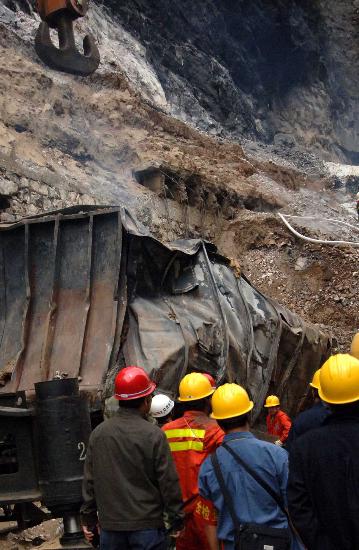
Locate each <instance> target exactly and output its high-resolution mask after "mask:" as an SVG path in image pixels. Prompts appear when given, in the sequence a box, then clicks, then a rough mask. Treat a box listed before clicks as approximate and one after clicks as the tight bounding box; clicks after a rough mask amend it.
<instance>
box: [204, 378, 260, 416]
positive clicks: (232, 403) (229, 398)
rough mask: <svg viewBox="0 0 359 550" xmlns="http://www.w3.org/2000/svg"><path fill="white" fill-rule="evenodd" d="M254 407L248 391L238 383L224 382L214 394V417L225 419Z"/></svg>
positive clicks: (244, 412)
mask: <svg viewBox="0 0 359 550" xmlns="http://www.w3.org/2000/svg"><path fill="white" fill-rule="evenodd" d="M252 409H253V401H251V400H250V399H249V397H248V393H247V392H246V390H245V389H244V388H242V386H239V385H238V384H223V386H220V387H219V388H218V389H216V391H215V392H214V394H213V396H212V411H213V412H212V414H211V417H212V418H216V419H217V420H225V419H226V418H234V417H235V416H241V415H242V414H246V413H247V412H249V411H251V410H252Z"/></svg>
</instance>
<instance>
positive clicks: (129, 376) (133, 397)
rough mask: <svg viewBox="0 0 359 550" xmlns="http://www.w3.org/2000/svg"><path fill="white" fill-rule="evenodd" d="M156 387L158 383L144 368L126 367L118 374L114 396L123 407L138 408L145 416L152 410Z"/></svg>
mask: <svg viewBox="0 0 359 550" xmlns="http://www.w3.org/2000/svg"><path fill="white" fill-rule="evenodd" d="M155 388H156V384H155V383H154V382H152V381H151V379H150V377H149V376H148V374H147V373H146V372H145V371H144V370H143V369H141V368H140V367H133V366H131V367H125V368H124V369H122V370H121V371H120V372H119V373H118V375H117V376H116V379H115V394H114V397H115V399H117V400H118V401H119V406H120V407H121V408H126V409H137V410H139V411H140V413H141V414H142V415H143V416H145V415H146V414H148V413H149V411H150V408H151V402H152V394H153V392H154V390H155Z"/></svg>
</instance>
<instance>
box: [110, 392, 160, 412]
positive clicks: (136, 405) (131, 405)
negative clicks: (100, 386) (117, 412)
mask: <svg viewBox="0 0 359 550" xmlns="http://www.w3.org/2000/svg"><path fill="white" fill-rule="evenodd" d="M151 404H152V394H151V395H147V396H146V397H140V399H129V400H128V401H119V402H118V406H119V408H120V409H132V410H138V411H139V413H140V414H141V416H143V417H145V416H147V415H148V413H149V412H150V409H151Z"/></svg>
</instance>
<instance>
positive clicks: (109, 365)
mask: <svg viewBox="0 0 359 550" xmlns="http://www.w3.org/2000/svg"><path fill="white" fill-rule="evenodd" d="M1 229H2V230H1ZM329 347H330V339H329V337H328V336H327V335H325V334H324V333H322V332H321V331H319V330H318V329H317V328H316V327H313V326H310V325H308V324H306V323H304V322H303V321H302V320H301V319H300V318H299V317H298V316H297V315H295V314H293V313H291V312H290V311H288V310H287V309H285V308H283V307H282V306H280V305H278V304H276V303H275V302H273V301H272V300H270V299H269V298H268V297H266V296H263V295H262V294H261V293H260V292H259V291H257V290H256V289H255V288H254V287H252V286H251V284H250V282H249V281H248V280H247V279H246V278H245V277H243V276H242V277H238V273H237V272H236V270H234V269H232V268H231V267H230V265H229V262H228V260H227V259H226V258H224V257H223V256H220V255H218V254H217V252H216V249H215V247H214V246H213V245H210V244H209V243H204V242H202V241H200V240H195V239H192V240H191V239H188V240H179V241H176V242H174V243H171V244H170V245H164V244H162V243H160V242H159V241H157V240H156V239H155V238H153V237H152V236H151V235H150V234H149V232H148V230H147V228H145V227H144V226H141V224H139V223H138V222H137V221H136V219H135V218H134V217H133V216H132V215H131V214H130V213H129V212H127V211H126V210H125V209H124V208H114V207H103V208H95V207H93V208H89V207H84V208H80V209H79V208H77V209H75V208H72V209H68V210H65V211H61V212H53V213H49V214H47V215H44V216H40V217H39V216H37V217H34V218H26V219H25V220H23V221H22V222H17V223H16V224H13V225H12V226H9V225H7V226H5V227H3V228H2V227H1V226H0V393H7V392H10V391H16V390H21V389H23V390H26V391H27V392H29V393H31V392H32V391H33V387H34V383H35V382H38V381H41V380H49V379H51V378H53V376H54V375H55V374H56V372H60V373H67V375H68V376H78V377H79V379H80V388H81V391H82V392H85V393H87V394H88V395H89V397H90V398H91V400H92V401H93V402H94V401H95V400H96V399H97V394H98V391H101V390H102V389H103V388H104V387H105V390H106V391H105V393H106V394H107V395H110V394H111V392H112V389H113V387H112V386H113V378H114V376H115V374H116V372H117V371H118V370H119V368H121V367H122V366H124V365H125V364H127V365H129V364H138V365H140V366H143V367H144V368H145V369H146V370H147V371H148V372H149V373H151V375H152V376H153V378H154V379H155V380H156V381H157V383H158V386H159V389H160V390H161V391H164V392H166V393H168V394H169V395H171V396H176V392H177V388H178V384H179V381H180V379H181V378H182V377H183V376H184V374H186V373H187V372H190V371H194V370H196V371H203V372H209V373H211V374H212V375H213V376H214V377H215V378H216V380H217V382H218V383H221V382H223V381H226V380H229V381H236V382H239V383H241V384H243V385H244V386H245V387H246V388H247V389H248V390H249V392H250V394H251V395H252V397H253V399H254V401H255V404H256V405H255V410H254V414H255V416H257V415H258V414H259V412H260V410H261V407H262V404H263V401H264V398H265V396H266V394H267V393H268V392H275V393H279V394H280V396H281V397H282V401H283V403H284V406H285V407H287V409H288V410H289V412H295V410H296V408H297V406H298V402H300V401H301V399H303V398H304V397H305V395H306V393H307V390H308V380H309V378H310V376H311V374H312V373H313V372H314V371H315V370H316V369H317V368H318V367H319V366H320V364H321V363H322V361H323V360H324V358H325V357H326V355H327V353H328V349H329Z"/></svg>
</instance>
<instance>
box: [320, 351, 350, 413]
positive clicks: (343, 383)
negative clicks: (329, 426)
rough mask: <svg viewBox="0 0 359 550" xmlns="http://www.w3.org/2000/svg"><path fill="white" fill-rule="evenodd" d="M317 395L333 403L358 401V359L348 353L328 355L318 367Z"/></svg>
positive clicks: (341, 403)
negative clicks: (320, 366)
mask: <svg viewBox="0 0 359 550" xmlns="http://www.w3.org/2000/svg"><path fill="white" fill-rule="evenodd" d="M319 397H320V398H321V399H323V401H326V402H327V403H332V404H333V405H345V404H346V403H353V402H354V401H359V360H358V359H356V358H355V357H353V356H352V355H349V354H348V353H338V354H337V355H332V356H331V357H329V359H328V360H327V361H326V362H325V363H324V365H323V366H322V368H321V369H320V374H319Z"/></svg>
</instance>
